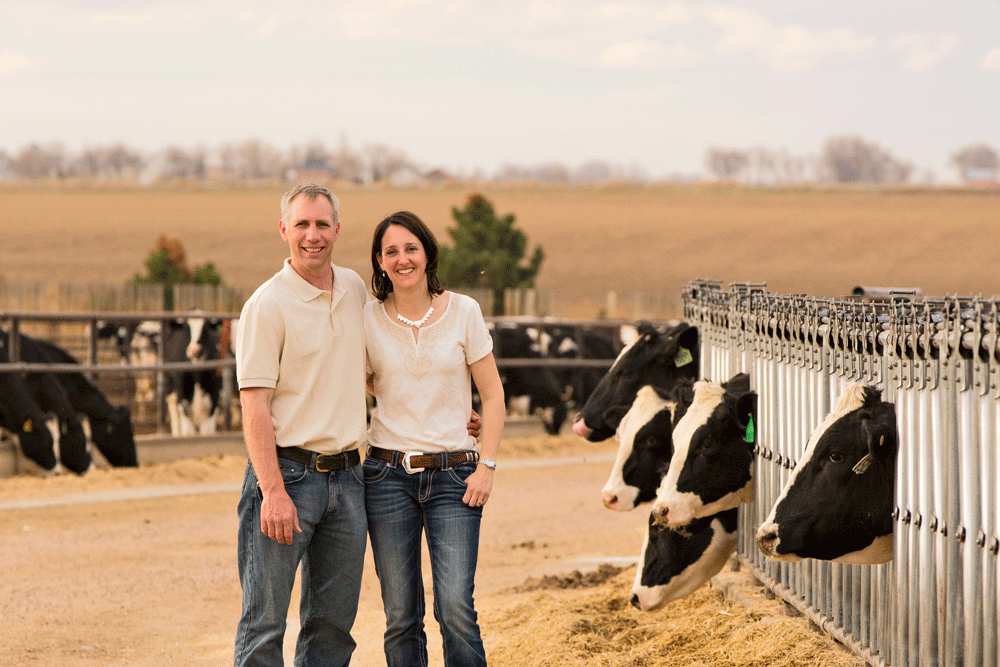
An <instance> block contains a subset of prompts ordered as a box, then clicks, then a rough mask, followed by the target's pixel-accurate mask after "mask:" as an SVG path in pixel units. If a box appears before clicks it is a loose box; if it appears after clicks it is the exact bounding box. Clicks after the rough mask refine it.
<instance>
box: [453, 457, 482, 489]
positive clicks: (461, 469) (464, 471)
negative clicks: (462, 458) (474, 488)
mask: <svg viewBox="0 0 1000 667" xmlns="http://www.w3.org/2000/svg"><path fill="white" fill-rule="evenodd" d="M478 465H479V464H478V463H472V462H469V463H462V464H459V465H457V466H452V467H450V468H448V474H449V475H450V476H451V478H452V479H453V480H455V481H456V482H458V483H459V484H462V485H463V486H464V485H465V480H467V479H468V478H469V475H471V474H472V473H474V472H476V467H477V466H478Z"/></svg>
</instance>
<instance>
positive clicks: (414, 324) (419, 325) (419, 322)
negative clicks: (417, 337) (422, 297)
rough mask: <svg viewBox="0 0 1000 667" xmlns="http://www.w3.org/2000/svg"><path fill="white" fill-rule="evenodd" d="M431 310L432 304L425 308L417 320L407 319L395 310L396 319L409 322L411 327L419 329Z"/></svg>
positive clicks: (432, 309)
mask: <svg viewBox="0 0 1000 667" xmlns="http://www.w3.org/2000/svg"><path fill="white" fill-rule="evenodd" d="M433 312H434V306H431V307H430V308H428V309H427V312H426V313H424V316H423V317H421V318H420V319H419V320H417V321H413V320H408V319H406V318H405V317H403V316H402V315H400V314H399V313H398V312H397V313H396V319H398V320H399V321H400V322H402V323H403V324H409V325H410V326H411V327H416V328H417V329H419V328H420V327H422V326H423V325H424V322H426V321H427V318H428V317H430V316H431V313H433Z"/></svg>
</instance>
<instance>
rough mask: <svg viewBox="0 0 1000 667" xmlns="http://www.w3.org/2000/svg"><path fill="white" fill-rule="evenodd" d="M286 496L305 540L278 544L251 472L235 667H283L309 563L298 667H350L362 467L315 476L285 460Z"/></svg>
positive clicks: (362, 525)
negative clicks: (295, 592) (288, 623)
mask: <svg viewBox="0 0 1000 667" xmlns="http://www.w3.org/2000/svg"><path fill="white" fill-rule="evenodd" d="M278 463H279V464H280V465H281V474H282V477H283V478H284V481H285V490H286V491H287V492H288V495H289V496H290V497H291V499H292V502H294V503H295V508H296V511H297V512H298V516H299V525H300V526H301V528H302V532H301V533H293V536H294V537H293V539H292V544H290V545H288V544H279V543H278V542H276V541H275V540H272V539H271V538H269V537H268V536H267V535H265V534H264V533H263V532H262V531H261V529H260V505H261V501H262V499H263V494H262V493H261V491H260V489H259V488H258V486H257V476H256V474H254V470H253V466H251V465H249V464H248V465H247V469H246V475H245V477H244V480H243V494H242V496H241V497H240V504H239V511H238V513H239V536H238V548H239V551H238V556H237V560H238V565H239V571H240V583H241V584H242V586H243V613H242V615H241V616H240V620H239V624H238V626H237V631H236V650H235V653H234V658H233V664H234V665H236V666H237V667H244V666H247V667H249V666H251V665H252V666H254V667H256V666H258V665H267V666H269V667H270V666H272V665H281V664H283V658H282V643H283V639H284V635H285V619H286V617H287V616H288V605H289V603H290V602H291V597H292V586H293V584H294V583H295V571H296V570H297V569H298V566H299V563H300V562H301V563H302V581H301V588H302V595H301V599H300V602H299V622H300V623H301V626H302V629H301V630H300V632H299V637H298V642H297V644H296V647H295V665H296V667H319V666H320V665H322V666H323V667H328V666H329V667H333V666H340V665H349V664H350V662H351V653H352V652H353V651H354V647H355V645H356V644H355V642H354V639H353V638H352V637H351V627H352V626H353V625H354V618H355V616H356V615H357V611H358V596H359V595H360V594H361V573H362V570H363V569H364V558H365V548H366V529H367V522H366V519H365V491H364V481H363V479H362V475H363V473H362V471H361V464H358V465H356V466H354V468H351V469H349V470H343V471H338V472H330V473H323V472H316V471H315V470H308V469H307V468H306V467H305V466H304V465H302V464H301V463H294V462H292V461H286V460H285V459H279V460H278Z"/></svg>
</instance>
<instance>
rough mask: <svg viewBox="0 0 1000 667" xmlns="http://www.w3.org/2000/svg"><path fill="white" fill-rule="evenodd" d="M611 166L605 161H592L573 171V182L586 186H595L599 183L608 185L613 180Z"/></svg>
mask: <svg viewBox="0 0 1000 667" xmlns="http://www.w3.org/2000/svg"><path fill="white" fill-rule="evenodd" d="M613 178H614V176H613V175H612V171H611V165H610V164H608V163H607V162H604V161H603V160H591V161H590V162H584V163H583V164H581V165H580V166H579V167H577V168H576V169H575V170H574V171H573V177H572V179H573V182H574V183H583V184H584V185H594V184H597V183H607V182H608V181H610V180H612V179H613Z"/></svg>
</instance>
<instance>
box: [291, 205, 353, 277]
mask: <svg viewBox="0 0 1000 667" xmlns="http://www.w3.org/2000/svg"><path fill="white" fill-rule="evenodd" d="M278 231H280V232H281V238H282V240H284V241H287V242H288V247H289V249H290V250H291V257H292V268H293V269H295V270H296V271H297V272H299V273H300V274H302V273H313V274H318V273H322V272H325V271H327V270H328V268H329V266H330V257H331V256H332V254H333V244H334V243H335V242H336V241H337V237H338V236H339V235H340V223H339V222H334V220H333V207H332V206H330V202H329V201H327V199H326V197H316V199H309V198H308V197H306V196H305V195H299V196H298V197H296V198H295V199H293V200H292V202H291V204H289V205H288V211H287V214H286V215H285V216H284V219H282V220H281V221H280V222H279V223H278Z"/></svg>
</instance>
